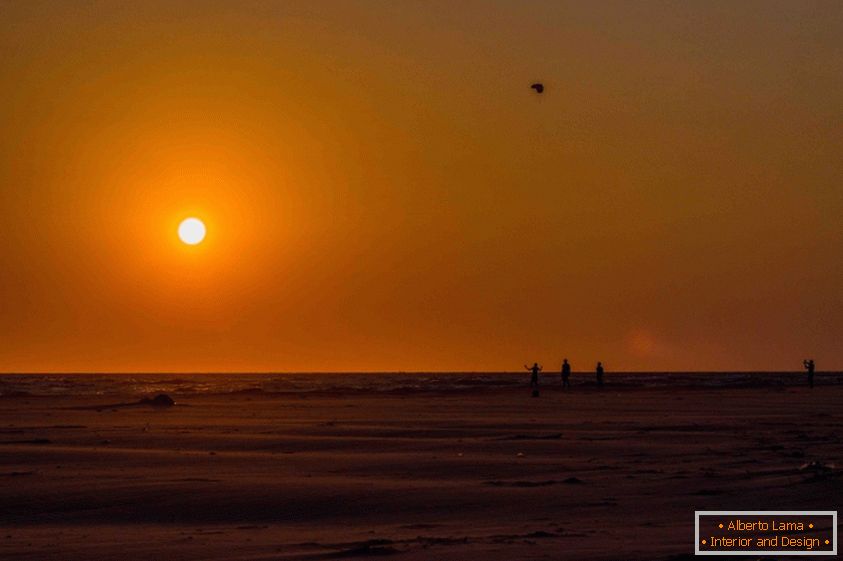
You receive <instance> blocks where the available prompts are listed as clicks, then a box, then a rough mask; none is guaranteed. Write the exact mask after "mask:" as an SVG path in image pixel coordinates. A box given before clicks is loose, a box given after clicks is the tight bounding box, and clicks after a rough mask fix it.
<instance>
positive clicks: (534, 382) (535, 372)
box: [524, 362, 542, 397]
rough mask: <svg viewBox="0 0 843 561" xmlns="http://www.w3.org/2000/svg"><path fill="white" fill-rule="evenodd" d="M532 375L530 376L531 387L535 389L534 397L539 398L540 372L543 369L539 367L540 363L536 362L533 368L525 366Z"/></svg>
mask: <svg viewBox="0 0 843 561" xmlns="http://www.w3.org/2000/svg"><path fill="white" fill-rule="evenodd" d="M524 368H526V369H527V370H528V371H529V372H530V373H531V374H530V387H531V388H532V389H533V397H539V372H541V371H542V367H541V366H539V363H538V362H534V363H533V366H527V365H526V364H525V365H524Z"/></svg>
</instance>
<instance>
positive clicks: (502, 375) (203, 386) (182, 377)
mask: <svg viewBox="0 0 843 561" xmlns="http://www.w3.org/2000/svg"><path fill="white" fill-rule="evenodd" d="M528 381H529V374H527V375H526V376H525V375H524V374H522V373H513V372H478V373H465V372H453V373H424V372H420V373H403V372H402V373H372V374H360V373H330V374H327V373H325V374H251V373H243V374H213V373H208V374H185V373H177V374H172V375H166V374H3V375H0V397H6V398H9V397H39V396H100V395H101V396H126V395H132V396H138V395H150V394H156V393H168V394H173V395H177V396H189V395H206V394H207V395H211V394H223V395H224V394H243V393H249V394H290V393H294V394H298V393H314V392H326V393H345V394H358V393H368V394H371V393H374V394H384V393H398V392H458V391H466V392H469V391H471V392H477V391H492V390H500V389H505V388H517V387H522V386H524V385H526V383H527V382H528ZM572 382H573V384H574V385H575V386H577V385H581V386H593V385H594V381H593V374H591V373H574V374H573V375H572ZM805 382H806V378H805V374H804V373H796V372H711V373H703V372H693V373H688V372H673V373H644V372H636V373H611V372H610V373H607V374H606V384H607V387H612V388H618V389H623V388H638V387H651V388H670V387H677V386H681V387H700V388H717V387H775V386H780V387H787V386H796V385H804V384H805ZM558 383H559V375H558V374H543V375H542V384H543V385H554V384H558ZM817 384H818V385H829V384H843V373H817Z"/></svg>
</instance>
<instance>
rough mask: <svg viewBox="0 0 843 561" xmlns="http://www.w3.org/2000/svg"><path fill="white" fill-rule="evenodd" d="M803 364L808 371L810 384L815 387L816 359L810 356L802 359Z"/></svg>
mask: <svg viewBox="0 0 843 561" xmlns="http://www.w3.org/2000/svg"><path fill="white" fill-rule="evenodd" d="M802 366H804V367H805V370H807V371H808V386H809V387H811V388H813V387H814V359H812V358H809V359H806V360H803V361H802Z"/></svg>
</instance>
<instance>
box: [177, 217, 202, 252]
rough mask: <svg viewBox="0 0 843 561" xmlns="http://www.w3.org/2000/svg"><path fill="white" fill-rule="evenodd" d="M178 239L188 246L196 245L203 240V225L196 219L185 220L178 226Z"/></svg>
mask: <svg viewBox="0 0 843 561" xmlns="http://www.w3.org/2000/svg"><path fill="white" fill-rule="evenodd" d="M179 239H181V241H183V242H184V243H186V244H188V245H196V244H198V243H200V242H201V241H202V240H204V239H205V224H203V223H202V221H201V220H199V219H198V218H185V219H184V220H182V222H181V224H179Z"/></svg>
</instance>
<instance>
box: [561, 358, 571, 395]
mask: <svg viewBox="0 0 843 561" xmlns="http://www.w3.org/2000/svg"><path fill="white" fill-rule="evenodd" d="M562 387H563V388H570V387H571V365H570V364H568V359H567V358H564V359H562Z"/></svg>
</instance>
